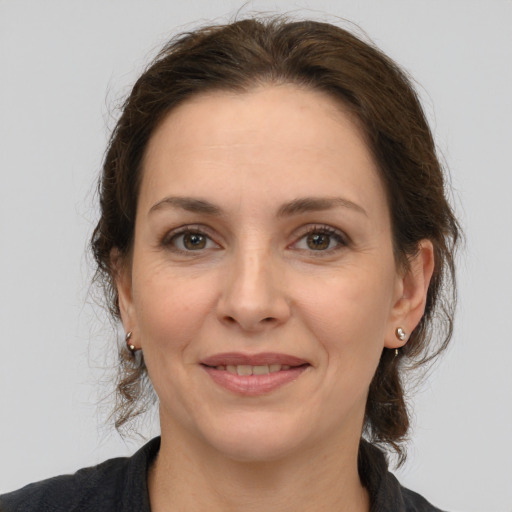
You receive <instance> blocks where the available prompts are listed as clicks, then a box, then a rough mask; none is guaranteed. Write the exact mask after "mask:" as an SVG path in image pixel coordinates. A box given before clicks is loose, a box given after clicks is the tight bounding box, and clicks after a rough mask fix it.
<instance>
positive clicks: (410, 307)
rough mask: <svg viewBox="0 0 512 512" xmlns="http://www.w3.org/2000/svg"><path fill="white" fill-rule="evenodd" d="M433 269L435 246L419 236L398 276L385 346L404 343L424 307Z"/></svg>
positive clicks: (419, 318)
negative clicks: (415, 249)
mask: <svg viewBox="0 0 512 512" xmlns="http://www.w3.org/2000/svg"><path fill="white" fill-rule="evenodd" d="M433 272H434V246H433V245H432V242H431V241H430V240H422V241H421V242H420V243H419V244H418V251H417V252H416V253H415V254H414V255H413V256H412V257H411V258H409V267H408V269H407V270H406V272H405V273H404V275H403V276H401V277H400V282H399V283H398V284H399V290H400V293H399V296H398V297H397V299H396V301H395V304H394V306H393V310H392V314H391V319H390V325H389V329H388V330H389V332H388V334H387V336H386V340H385V343H384V346H385V347H387V348H399V347H402V346H403V345H405V344H406V343H407V340H408V339H409V336H410V333H411V332H412V331H413V330H414V329H415V328H416V326H417V325H418V323H419V322H420V320H421V318H422V316H423V313H424V311H425V305H426V302H427V293H428V287H429V284H430V280H431V278H432V274H433ZM397 333H405V335H398V334H397Z"/></svg>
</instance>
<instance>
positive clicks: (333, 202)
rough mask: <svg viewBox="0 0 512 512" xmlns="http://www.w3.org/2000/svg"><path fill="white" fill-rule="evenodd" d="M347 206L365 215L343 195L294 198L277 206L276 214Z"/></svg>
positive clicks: (360, 207) (317, 210) (284, 214)
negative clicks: (279, 206)
mask: <svg viewBox="0 0 512 512" xmlns="http://www.w3.org/2000/svg"><path fill="white" fill-rule="evenodd" d="M339 206H341V207H343V208H349V209H351V210H354V211H356V212H358V213H362V214H364V215H366V216H368V214H367V213H366V210H365V209H364V208H363V207H362V206H360V205H358V204H357V203H354V202H353V201H349V200H348V199H344V198H343V197H303V198H300V199H295V200H293V201H291V202H289V203H286V204H284V205H283V206H281V208H279V210H278V212H277V215H278V216H279V217H289V216H291V215H299V214H301V213H307V212H320V211H325V210H330V209H332V208H336V207H339Z"/></svg>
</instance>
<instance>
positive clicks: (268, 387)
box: [201, 352, 311, 396]
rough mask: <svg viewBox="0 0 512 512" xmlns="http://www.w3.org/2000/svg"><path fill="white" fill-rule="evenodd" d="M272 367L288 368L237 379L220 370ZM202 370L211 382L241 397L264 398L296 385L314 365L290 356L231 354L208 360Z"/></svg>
mask: <svg viewBox="0 0 512 512" xmlns="http://www.w3.org/2000/svg"><path fill="white" fill-rule="evenodd" d="M270 364H281V365H285V366H287V368H286V369H282V370H280V371H277V372H273V373H268V374H264V375H237V374H233V373H230V372H228V371H227V370H222V369H220V370H218V369H217V368H216V367H218V366H221V367H225V366H228V365H234V366H237V365H250V366H259V365H270ZM201 366H202V368H203V369H204V370H205V372H206V373H207V374H208V375H209V376H210V377H211V379H212V380H213V381H214V382H215V383H216V384H217V385H219V386H221V387H222V388H224V389H226V390H228V391H230V392H232V393H235V394H238V395H243V396H261V395H265V394H268V393H271V392H272V391H275V390H277V389H279V388H280V387H282V386H284V385H285V384H289V383H291V382H293V381H295V380H296V379H298V378H299V377H300V375H301V374H302V373H303V372H304V371H306V370H307V369H308V368H309V367H310V366H311V365H310V364H309V363H308V362H307V361H305V360H304V359H301V358H299V357H295V356H291V355H288V354H277V353H272V352H264V353H260V354H241V353H236V352H229V353H224V354H216V355H213V356H210V357H207V358H206V359H203V360H202V361H201Z"/></svg>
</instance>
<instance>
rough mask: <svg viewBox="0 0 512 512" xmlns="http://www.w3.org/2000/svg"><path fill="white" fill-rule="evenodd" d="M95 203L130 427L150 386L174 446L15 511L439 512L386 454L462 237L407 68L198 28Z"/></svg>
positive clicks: (8, 499)
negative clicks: (402, 481)
mask: <svg viewBox="0 0 512 512" xmlns="http://www.w3.org/2000/svg"><path fill="white" fill-rule="evenodd" d="M100 198H101V218H100V220H99V222H98V225H97V227H96V230H95V232H94V235H93V238H92V248H93V252H94V256H95V258H96V261H97V263H98V273H97V277H98V280H100V281H101V282H102V283H103V284H104V286H105V291H106V294H107V298H108V300H109V304H110V307H111V311H112V313H113V315H114V317H115V318H117V319H119V320H121V322H122V325H123V328H124V330H125V332H126V335H125V344H123V346H122V348H121V357H122V365H121V377H120V381H119V386H118V396H119V404H118V408H117V410H116V417H117V422H116V426H118V427H119V428H121V427H122V426H123V425H125V424H126V423H127V422H128V421H129V420H130V419H131V418H133V417H134V416H136V415H137V414H139V413H140V412H142V411H143V410H144V409H145V408H146V406H147V405H148V403H149V402H150V401H151V398H152V394H151V393H152V391H151V388H153V389H154V391H155V392H156V395H157V397H158V401H159V411H160V424H161V437H160V438H158V439H154V440H153V441H151V442H150V443H148V444H147V445H146V446H145V447H143V448H142V449H141V450H140V451H139V452H137V453H136V454H135V455H134V456H133V457H132V458H130V459H113V460H110V461H107V462H105V463H104V464H101V465H99V466H97V467H94V468H86V469H83V470H81V471H79V472H78V473H76V474H75V475H73V476H62V477H57V478H55V479H51V480H48V481H44V482H40V483H37V484H32V485H30V486H27V487H25V488H24V489H21V490H20V491H16V492H14V493H10V494H8V495H4V496H3V497H2V498H1V499H0V504H1V505H2V507H3V510H7V511H9V510H46V509H47V510H143V511H149V510H151V511H153V512H155V511H156V512H158V511H163V510H195V511H196V510H197V511H201V510H208V511H212V510H213V511H214V510H242V509H243V510H256V509H257V510H275V511H280V510H333V511H334V510H336V511H342V510H351V511H369V510H372V511H413V510H421V511H435V510H438V509H436V508H435V507H433V506H432V505H430V504H429V503H428V502H427V501H426V500H425V499H424V498H422V497H421V496H419V495H417V494H415V493H414V492H412V491H409V490H407V489H404V488H402V487H401V486H400V485H399V484H398V482H397V481H396V479H395V478H394V477H393V476H392V475H391V473H389V472H388V470H387V463H386V459H385V457H384V454H383V453H382V452H381V450H380V449H379V448H378V447H377V445H381V446H383V447H385V446H388V447H391V448H393V449H394V450H395V451H396V453H397V454H398V455H399V457H400V458H401V459H402V460H403V458H404V457H405V451H404V448H403V442H404V440H405V438H406V435H407V432H408V414H407V408H406V404H405V401H404V393H403V389H402V375H403V372H404V371H405V370H406V369H408V368H416V367H419V366H421V365H423V364H425V363H427V362H428V361H430V360H431V359H432V358H433V357H435V356H436V355H437V354H438V353H439V352H440V351H441V350H442V349H443V348H445V347H446V344H447V343H448V341H449V338H450V335H451V325H452V323H451V322H452V312H453V307H454V300H453V298H454V297H453V292H452V288H451V284H452V281H453V277H454V267H453V256H454V250H455V247H456V243H457V238H458V226H457V222H456V220H455V218H454V216H453V213H452V211H451V208H450V206H449V204H448V202H447V201H446V198H445V190H444V182H443V174H442V170H441V167H440V164H439V162H438V160H437V158H436V154H435V147H434V143H433V140H432V136H431V133H430V130H429V128H428V125H427V123H426V121H425V118H424V115H423V112H422V109H421V107H420V105H419V102H418V100H417V97H416V95H415V93H414V91H413V89H412V87H411V85H410V84H409V82H408V80H407V79H406V78H405V76H404V75H403V73H402V72H401V71H400V70H399V69H398V68H397V67H396V65H395V64H394V63H393V62H391V61H390V60H389V59H388V58H387V57H386V56H384V55H383V54H382V53H381V52H379V51H378V50H377V49H375V48H374V47H372V46H370V45H369V44H367V43H364V42H362V41H360V40H359V39H357V38H356V37H354V36H353V35H351V34H350V33H348V32H346V31H344V30H342V29H340V28H337V27H335V26H333V25H329V24H324V23H316V22H310V21H304V22H287V21H286V20H284V19H282V18H273V19H264V20H261V21H259V20H254V19H252V20H251V19H249V20H243V21H239V22H235V23H232V24H230V25H226V26H217V27H209V28H204V29H201V30H198V31H196V32H193V33H189V34H185V35H183V36H181V37H180V38H177V39H176V40H173V41H171V43H169V45H168V46H166V47H165V48H164V49H163V50H162V52H161V53H160V55H159V56H158V58H157V59H156V61H155V62H154V63H153V64H152V65H151V66H150V67H149V68H148V69H147V70H146V71H145V73H144V74H143V75H142V76H141V77H140V79H139V80H138V81H137V83H136V84H135V86H134V88H133V91H132V93H131V95H130V97H129V98H128V100H127V101H126V104H125V106H124V110H123V114H122V116H121V118H120V120H119V122H118V124H117V126H116V128H115V130H114V133H113V135H112V138H111V141H110V145H109V149H108V152H107V155H106V158H105V163H104V169H103V175H102V177H101V183H100ZM435 318H436V319H438V320H440V322H439V325H438V326H437V330H436V332H435V336H434V335H433V334H434V325H433V322H434V319H435ZM148 378H149V381H150V383H151V384H149V381H148Z"/></svg>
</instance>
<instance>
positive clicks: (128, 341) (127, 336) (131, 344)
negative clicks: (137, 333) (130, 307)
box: [124, 331, 136, 353]
mask: <svg viewBox="0 0 512 512" xmlns="http://www.w3.org/2000/svg"><path fill="white" fill-rule="evenodd" d="M131 338H132V331H128V332H127V333H126V336H125V337H124V341H126V345H127V346H128V349H129V350H130V352H132V353H134V352H135V350H136V349H135V345H134V344H133V343H131V342H130V340H131Z"/></svg>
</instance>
